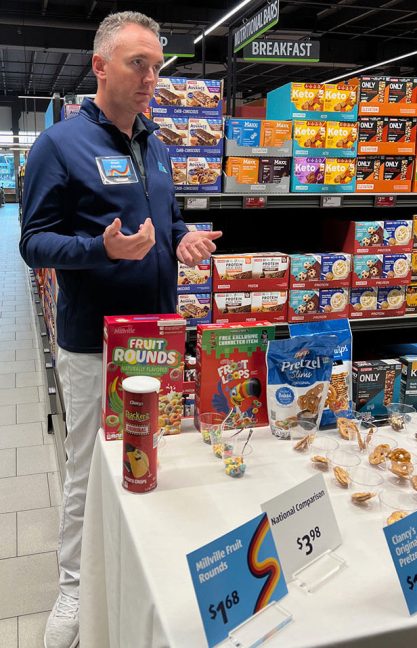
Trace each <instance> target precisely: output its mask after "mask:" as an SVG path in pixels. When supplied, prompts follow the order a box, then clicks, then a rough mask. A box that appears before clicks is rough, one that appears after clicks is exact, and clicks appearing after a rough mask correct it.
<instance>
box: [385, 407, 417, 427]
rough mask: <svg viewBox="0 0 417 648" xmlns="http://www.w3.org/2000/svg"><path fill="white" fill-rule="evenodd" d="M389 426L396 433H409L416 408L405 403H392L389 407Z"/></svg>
mask: <svg viewBox="0 0 417 648" xmlns="http://www.w3.org/2000/svg"><path fill="white" fill-rule="evenodd" d="M386 407H387V417H388V425H390V426H391V429H392V430H393V431H394V432H408V431H409V426H410V423H411V422H412V420H413V415H414V414H415V413H416V408H415V407H413V406H412V405H406V404H404V403H391V405H387V406H386Z"/></svg>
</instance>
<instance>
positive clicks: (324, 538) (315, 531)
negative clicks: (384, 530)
mask: <svg viewBox="0 0 417 648" xmlns="http://www.w3.org/2000/svg"><path fill="white" fill-rule="evenodd" d="M262 510H263V511H265V512H266V513H267V514H268V518H269V523H270V525H271V531H272V535H273V536H274V540H275V544H276V547H277V549H278V553H279V556H280V560H281V562H282V567H283V569H284V571H285V574H286V576H287V579H289V578H291V577H292V576H293V574H294V573H295V572H296V571H298V570H299V569H302V568H303V567H305V566H307V565H308V564H309V563H310V562H311V561H312V560H314V559H316V558H318V557H319V556H321V555H323V554H324V553H325V552H327V551H332V550H333V549H335V548H336V547H338V546H339V545H340V544H341V543H342V538H341V535H340V531H339V527H338V525H337V522H336V517H335V515H334V511H333V507H332V504H331V502H330V498H329V494H328V492H327V488H326V485H325V483H324V479H323V475H321V474H317V475H314V476H313V477H310V478H309V479H307V480H306V481H304V482H302V483H301V484H298V486H295V487H294V488H291V489H290V490H288V491H286V492H285V493H281V495H278V496H277V497H274V499H272V500H269V502H265V504H263V505H262Z"/></svg>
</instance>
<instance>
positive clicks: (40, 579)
mask: <svg viewBox="0 0 417 648" xmlns="http://www.w3.org/2000/svg"><path fill="white" fill-rule="evenodd" d="M19 230H20V228H19V220H18V208H17V205H12V204H7V205H5V207H3V208H2V209H0V648H43V631H44V627H45V623H46V619H47V618H48V611H49V610H50V609H51V607H52V605H53V603H54V601H55V599H56V595H57V592H58V566H57V554H56V549H57V542H58V526H59V506H60V501H61V488H60V480H59V478H58V477H59V476H58V472H57V471H58V468H57V461H56V453H55V443H54V437H53V436H51V435H49V434H48V432H47V425H46V414H45V401H44V399H45V388H44V375H43V373H42V371H41V360H40V356H39V349H38V339H37V333H36V329H35V322H34V315H33V309H32V298H31V295H30V292H29V286H30V284H29V281H28V274H27V268H26V265H25V263H24V261H23V260H22V259H21V257H20V254H19V247H18V243H19V235H20V234H19Z"/></svg>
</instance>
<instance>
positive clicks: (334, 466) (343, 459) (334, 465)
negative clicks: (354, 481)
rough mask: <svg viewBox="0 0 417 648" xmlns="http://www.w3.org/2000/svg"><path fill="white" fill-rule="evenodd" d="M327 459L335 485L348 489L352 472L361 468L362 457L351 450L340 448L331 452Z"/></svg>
mask: <svg viewBox="0 0 417 648" xmlns="http://www.w3.org/2000/svg"><path fill="white" fill-rule="evenodd" d="M326 457H327V459H328V460H329V464H330V465H329V467H330V469H331V473H332V476H333V480H332V481H333V483H334V485H337V486H339V487H340V488H347V487H348V486H349V483H350V473H351V470H352V469H353V468H356V466H359V464H360V462H361V458H360V456H359V455H358V454H356V453H354V452H351V451H350V450H349V449H345V448H342V447H339V448H337V449H336V450H330V452H328V453H327V454H326Z"/></svg>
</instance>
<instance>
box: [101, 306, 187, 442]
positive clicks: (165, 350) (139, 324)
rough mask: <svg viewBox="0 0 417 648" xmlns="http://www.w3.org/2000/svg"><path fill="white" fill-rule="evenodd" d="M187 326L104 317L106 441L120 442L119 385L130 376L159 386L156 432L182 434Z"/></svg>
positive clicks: (171, 318) (164, 318) (171, 320)
mask: <svg viewBox="0 0 417 648" xmlns="http://www.w3.org/2000/svg"><path fill="white" fill-rule="evenodd" d="M185 326H186V322H185V319H183V318H182V317H180V316H179V315H176V314H172V315H171V314H166V315H111V316H106V317H105V318H104V339H103V393H102V427H103V429H104V432H105V436H106V440H107V441H110V440H114V439H121V438H122V434H123V420H122V418H123V417H122V413H123V390H122V381H123V379H124V378H127V377H129V376H152V377H153V378H158V380H160V381H161V390H160V392H159V417H158V427H159V429H160V431H161V432H162V433H163V434H177V433H178V432H180V431H181V416H182V411H183V403H182V395H183V382H184V348H185Z"/></svg>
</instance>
